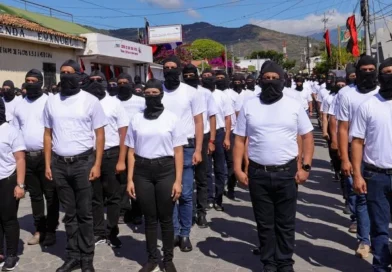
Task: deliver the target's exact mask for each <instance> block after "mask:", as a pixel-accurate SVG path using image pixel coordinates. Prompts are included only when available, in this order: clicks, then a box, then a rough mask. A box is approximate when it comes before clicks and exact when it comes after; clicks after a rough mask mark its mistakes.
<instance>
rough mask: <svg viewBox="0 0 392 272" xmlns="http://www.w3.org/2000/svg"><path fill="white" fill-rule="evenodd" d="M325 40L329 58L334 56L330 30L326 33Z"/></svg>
mask: <svg viewBox="0 0 392 272" xmlns="http://www.w3.org/2000/svg"><path fill="white" fill-rule="evenodd" d="M324 39H325V47H326V48H327V55H328V58H330V57H331V56H332V51H331V40H330V39H329V30H328V29H327V31H325V33H324Z"/></svg>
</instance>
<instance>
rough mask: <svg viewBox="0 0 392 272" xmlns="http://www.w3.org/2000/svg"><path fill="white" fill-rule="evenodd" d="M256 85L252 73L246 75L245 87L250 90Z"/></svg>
mask: <svg viewBox="0 0 392 272" xmlns="http://www.w3.org/2000/svg"><path fill="white" fill-rule="evenodd" d="M255 86H256V81H255V77H254V76H252V75H248V76H247V78H246V89H247V90H250V91H254V90H255Z"/></svg>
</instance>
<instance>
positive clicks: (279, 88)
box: [260, 61, 284, 104]
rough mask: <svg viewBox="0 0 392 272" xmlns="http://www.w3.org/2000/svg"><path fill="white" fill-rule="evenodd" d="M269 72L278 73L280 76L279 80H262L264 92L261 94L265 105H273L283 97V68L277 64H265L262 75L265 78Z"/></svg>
mask: <svg viewBox="0 0 392 272" xmlns="http://www.w3.org/2000/svg"><path fill="white" fill-rule="evenodd" d="M268 72H273V73H277V74H278V75H279V79H274V80H266V79H261V88H262V92H261V94H260V100H261V101H262V102H263V103H265V104H273V103H275V102H277V101H279V100H280V99H281V98H282V97H283V88H284V71H283V69H282V67H280V66H279V65H278V64H276V63H275V62H273V61H267V62H265V63H264V64H263V68H262V70H261V71H260V74H261V76H263V75H264V74H265V73H268Z"/></svg>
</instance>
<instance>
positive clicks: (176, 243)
mask: <svg viewBox="0 0 392 272" xmlns="http://www.w3.org/2000/svg"><path fill="white" fill-rule="evenodd" d="M173 246H174V247H178V246H180V236H178V235H175V236H174V241H173Z"/></svg>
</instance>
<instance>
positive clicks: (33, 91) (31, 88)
mask: <svg viewBox="0 0 392 272" xmlns="http://www.w3.org/2000/svg"><path fill="white" fill-rule="evenodd" d="M28 77H34V78H36V79H38V81H37V82H35V83H27V82H26V83H25V88H26V96H27V98H28V99H29V100H36V99H38V98H40V97H41V96H42V95H43V91H42V86H43V84H44V77H43V76H42V73H41V71H39V70H37V69H32V70H30V71H28V72H27V74H26V78H28Z"/></svg>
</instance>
